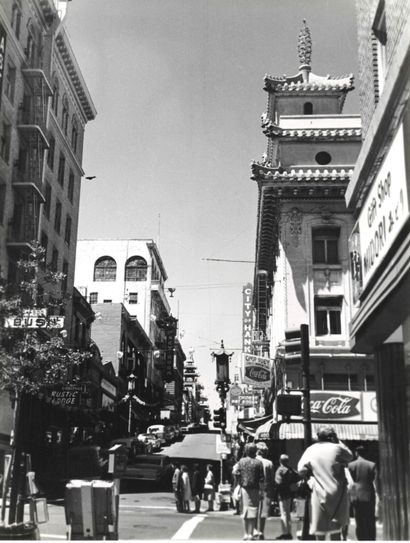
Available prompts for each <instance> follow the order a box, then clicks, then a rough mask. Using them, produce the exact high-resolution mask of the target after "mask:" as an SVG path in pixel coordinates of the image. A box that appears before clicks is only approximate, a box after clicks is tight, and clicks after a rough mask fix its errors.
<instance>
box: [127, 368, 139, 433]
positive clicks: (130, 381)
mask: <svg viewBox="0 0 410 543" xmlns="http://www.w3.org/2000/svg"><path fill="white" fill-rule="evenodd" d="M136 380H137V378H136V377H135V375H134V374H133V373H131V375H129V376H128V393H127V396H126V397H127V400H128V435H129V436H131V422H132V400H133V398H134V392H135V381H136Z"/></svg>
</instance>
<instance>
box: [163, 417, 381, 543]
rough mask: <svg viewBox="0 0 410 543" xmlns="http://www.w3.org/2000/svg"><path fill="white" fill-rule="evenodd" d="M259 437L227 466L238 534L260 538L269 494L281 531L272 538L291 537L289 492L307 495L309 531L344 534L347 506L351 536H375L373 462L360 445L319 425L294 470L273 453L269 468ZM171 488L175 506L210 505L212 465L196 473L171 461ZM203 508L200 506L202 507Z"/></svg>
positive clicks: (321, 536)
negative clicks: (352, 526) (239, 527)
mask: <svg viewBox="0 0 410 543" xmlns="http://www.w3.org/2000/svg"><path fill="white" fill-rule="evenodd" d="M268 452H269V450H268V447H267V446H266V444H264V443H258V444H254V443H247V444H246V445H245V447H244V450H243V455H242V458H240V459H239V460H238V461H237V463H236V464H235V465H234V466H233V467H232V483H233V484H232V490H233V492H232V504H233V507H234V514H237V515H241V516H242V520H243V529H244V536H243V539H244V540H255V539H258V540H263V539H265V523H266V518H268V517H269V516H270V514H271V510H272V502H273V500H274V499H275V500H276V501H277V503H278V506H279V514H280V520H281V528H282V533H281V535H279V536H278V537H277V538H276V539H292V538H293V536H292V523H291V512H292V507H293V501H294V497H295V495H296V494H297V493H298V492H299V495H300V496H302V492H303V497H304V498H305V499H308V500H309V504H310V507H309V521H310V524H309V534H310V535H311V536H312V537H313V538H315V539H317V540H323V539H326V537H329V538H330V539H332V540H340V539H346V537H347V531H348V525H349V517H350V510H351V509H352V511H353V514H354V517H355V522H356V538H357V539H358V540H367V541H372V540H373V541H374V540H375V539H376V508H377V507H378V492H377V471H376V464H375V463H374V462H371V461H369V460H367V459H365V458H364V451H363V447H358V448H357V449H356V450H355V458H354V456H353V454H352V452H351V451H350V449H349V448H348V447H347V446H346V445H345V444H344V443H342V442H341V441H340V440H339V439H338V437H337V435H336V432H335V430H334V429H333V428H332V427H329V426H324V427H321V428H320V429H319V430H318V432H317V441H316V442H315V443H314V444H313V445H311V446H310V447H308V448H307V449H306V450H305V451H304V453H303V454H302V456H301V458H300V460H299V462H298V465H297V470H295V469H294V468H292V466H291V465H290V463H289V457H288V455H286V454H281V455H280V456H279V466H278V467H277V468H276V469H274V466H273V463H272V461H271V460H269V459H268V458H267V456H268ZM172 484H173V490H174V494H175V501H176V507H177V511H179V512H185V513H189V512H191V511H190V502H191V501H193V503H194V511H193V512H195V513H199V512H200V506H201V499H203V500H204V501H206V502H208V508H207V510H206V512H208V511H213V510H214V500H215V477H214V473H213V468H212V465H208V466H207V471H206V475H201V471H200V469H199V466H198V464H195V465H194V467H193V472H192V474H189V473H188V468H187V467H186V466H177V465H176V466H175V472H174V476H173V481H172ZM204 512H205V511H204Z"/></svg>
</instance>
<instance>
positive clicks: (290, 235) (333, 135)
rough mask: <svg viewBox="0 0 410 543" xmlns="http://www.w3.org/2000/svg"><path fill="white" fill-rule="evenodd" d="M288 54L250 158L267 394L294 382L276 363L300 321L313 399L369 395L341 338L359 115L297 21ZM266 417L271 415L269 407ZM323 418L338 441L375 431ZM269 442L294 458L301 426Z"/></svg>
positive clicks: (358, 364)
mask: <svg viewBox="0 0 410 543" xmlns="http://www.w3.org/2000/svg"><path fill="white" fill-rule="evenodd" d="M298 52H299V61H300V63H301V64H300V67H299V71H298V72H297V73H296V74H295V75H294V76H292V77H286V76H283V77H272V76H266V77H265V87H264V90H265V91H266V92H267V93H268V105H267V112H266V113H265V114H264V115H263V116H262V129H263V132H264V133H265V135H266V136H267V138H268V143H267V150H266V152H265V153H264V155H263V157H262V160H261V161H258V162H254V163H253V164H252V179H253V180H255V181H256V182H257V184H258V190H259V203H258V226H257V240H256V266H255V279H254V296H253V303H254V307H255V316H256V318H255V325H254V326H255V333H254V335H255V336H257V337H258V338H259V340H260V339H261V338H262V340H263V339H264V338H265V337H266V338H267V339H269V341H270V357H271V359H273V360H275V370H274V382H273V388H274V391H275V395H276V394H278V393H280V392H284V393H285V392H286V391H287V390H293V389H298V390H300V389H301V388H302V387H303V382H302V368H301V364H300V361H299V362H298V361H296V363H294V364H292V363H291V362H286V361H285V359H284V348H283V343H284V338H285V330H287V329H295V328H299V327H300V325H301V324H308V326H309V342H310V388H311V390H312V391H318V393H319V391H321V395H322V396H323V397H324V395H326V394H327V391H329V393H328V396H329V400H330V401H333V402H335V404H337V403H340V402H343V401H347V400H346V395H350V396H351V401H352V402H353V403H354V404H355V403H357V401H358V400H357V399H356V400H354V399H353V397H354V396H355V394H356V393H359V392H361V393H365V394H367V393H372V394H373V395H374V387H375V383H374V369H373V362H372V358H371V356H367V355H363V354H361V353H352V352H351V350H350V343H349V321H350V317H351V306H352V293H351V288H350V259H349V246H348V238H349V234H350V231H351V229H352V226H353V217H352V214H351V212H350V211H349V210H348V209H347V207H346V203H345V199H344V198H345V192H346V189H347V186H348V183H349V179H350V177H351V175H352V173H353V167H354V164H355V162H356V159H357V156H358V154H359V151H360V145H361V123H360V118H359V116H357V115H345V114H343V106H344V103H345V100H346V97H347V95H348V93H349V92H351V91H352V90H353V76H352V75H350V76H346V77H341V78H331V77H330V76H325V77H323V76H318V75H316V74H314V73H313V72H312V69H311V62H310V59H311V52H312V42H311V36H310V32H309V28H308V27H307V26H306V23H304V26H303V28H302V30H301V32H300V35H299V46H298ZM330 391H331V392H330ZM332 398H333V399H332ZM322 399H323V398H322ZM349 401H350V400H349ZM312 405H313V404H312ZM273 415H274V419H273V420H274V421H275V420H277V421H281V417H280V416H278V415H277V413H275V410H274V413H273ZM329 419H332V420H331V422H332V423H333V424H334V426H335V427H336V429H338V430H339V435H340V437H341V438H342V439H348V440H349V439H350V440H359V439H364V440H366V439H368V440H372V441H373V440H374V439H375V438H376V437H377V432H376V437H375V431H374V424H373V426H371V427H369V428H367V430H363V429H362V430H361V431H360V432H358V431H355V426H354V425H355V424H356V423H357V422H358V420H359V421H360V422H362V423H364V422H365V421H364V420H363V419H361V418H359V419H357V417H353V419H349V417H347V420H351V422H352V425H351V426H350V427H349V425H346V424H345V423H346V419H344V418H343V417H329ZM341 421H343V422H344V424H339V423H340V422H341ZM282 422H283V421H282ZM369 422H370V421H369ZM372 422H373V423H374V418H373V419H372ZM356 430H357V428H356ZM366 432H367V435H366ZM276 438H280V439H283V440H286V450H287V452H288V453H290V454H292V456H294V458H295V459H297V458H298V457H299V456H300V454H301V452H302V449H301V447H302V441H301V438H303V428H302V425H301V424H299V426H292V425H287V424H285V423H283V424H282V425H281V433H276Z"/></svg>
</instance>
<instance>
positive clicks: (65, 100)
mask: <svg viewBox="0 0 410 543" xmlns="http://www.w3.org/2000/svg"><path fill="white" fill-rule="evenodd" d="M62 103H63V113H62V116H61V122H62V127H63V132H64V134H65V135H67V130H68V98H67V95H66V94H64V96H63V102H62Z"/></svg>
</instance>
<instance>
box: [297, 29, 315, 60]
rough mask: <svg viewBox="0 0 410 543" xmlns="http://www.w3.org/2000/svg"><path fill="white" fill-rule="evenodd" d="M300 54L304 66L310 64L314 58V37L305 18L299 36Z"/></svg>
mask: <svg viewBox="0 0 410 543" xmlns="http://www.w3.org/2000/svg"><path fill="white" fill-rule="evenodd" d="M298 56H299V61H300V63H301V65H302V66H306V65H308V66H310V62H311V58H312V38H311V36H310V30H309V27H308V26H307V24H306V19H303V27H302V29H301V31H300V32H299V37H298Z"/></svg>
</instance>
